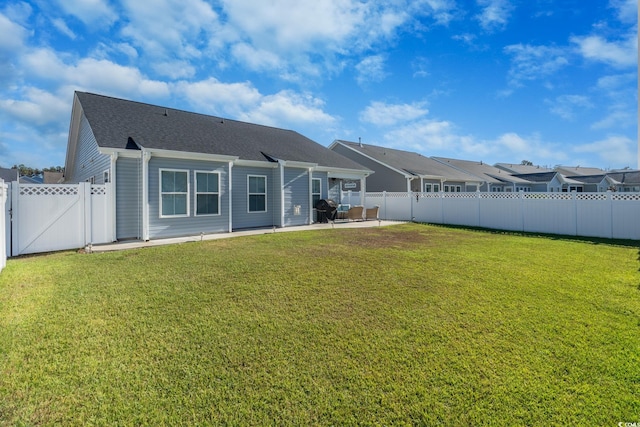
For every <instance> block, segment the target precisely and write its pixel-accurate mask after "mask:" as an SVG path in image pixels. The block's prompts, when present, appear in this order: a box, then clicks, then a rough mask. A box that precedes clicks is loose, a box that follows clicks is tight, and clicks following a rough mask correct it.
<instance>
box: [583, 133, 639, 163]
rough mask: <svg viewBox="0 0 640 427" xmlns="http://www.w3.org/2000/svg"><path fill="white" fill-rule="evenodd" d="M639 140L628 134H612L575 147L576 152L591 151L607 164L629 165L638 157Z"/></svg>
mask: <svg viewBox="0 0 640 427" xmlns="http://www.w3.org/2000/svg"><path fill="white" fill-rule="evenodd" d="M636 150H637V141H633V140H631V139H630V138H628V137H626V136H621V135H610V136H608V137H606V138H605V139H601V140H599V141H595V142H592V143H589V144H584V145H580V146H576V147H574V149H573V151H575V152H576V153H591V154H595V155H597V156H598V157H599V158H601V159H602V160H603V161H604V162H605V163H606V164H607V165H628V164H629V162H630V161H633V160H635V159H636V156H637V151H636Z"/></svg>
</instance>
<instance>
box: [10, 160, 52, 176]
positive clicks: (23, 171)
mask: <svg viewBox="0 0 640 427" xmlns="http://www.w3.org/2000/svg"><path fill="white" fill-rule="evenodd" d="M11 169H18V171H19V174H20V176H34V175H40V174H41V173H42V172H64V167H62V166H51V167H48V168H44V169H39V168H32V167H30V166H25V165H23V164H22V163H20V164H19V165H13V166H12V167H11Z"/></svg>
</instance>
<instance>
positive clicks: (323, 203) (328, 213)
mask: <svg viewBox="0 0 640 427" xmlns="http://www.w3.org/2000/svg"><path fill="white" fill-rule="evenodd" d="M315 208H316V221H317V222H329V221H333V220H334V219H336V211H337V209H338V205H337V204H336V202H334V201H333V200H331V199H320V200H318V202H317V203H316V206H315Z"/></svg>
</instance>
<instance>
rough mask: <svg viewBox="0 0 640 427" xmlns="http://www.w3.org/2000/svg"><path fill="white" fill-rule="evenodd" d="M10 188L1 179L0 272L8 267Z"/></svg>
mask: <svg viewBox="0 0 640 427" xmlns="http://www.w3.org/2000/svg"><path fill="white" fill-rule="evenodd" d="M8 190H9V187H8V186H7V184H5V183H4V181H3V180H2V179H0V271H2V269H3V268H4V267H5V266H6V265H7V245H6V241H7V227H6V226H5V224H6V223H7V222H6V219H5V217H6V209H5V206H6V203H7V191H8Z"/></svg>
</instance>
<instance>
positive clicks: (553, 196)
mask: <svg viewBox="0 0 640 427" xmlns="http://www.w3.org/2000/svg"><path fill="white" fill-rule="evenodd" d="M520 194H522V198H523V199H543V200H573V195H572V193H520Z"/></svg>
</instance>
